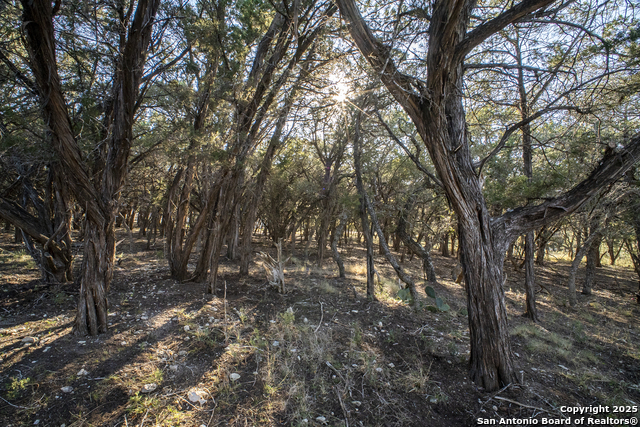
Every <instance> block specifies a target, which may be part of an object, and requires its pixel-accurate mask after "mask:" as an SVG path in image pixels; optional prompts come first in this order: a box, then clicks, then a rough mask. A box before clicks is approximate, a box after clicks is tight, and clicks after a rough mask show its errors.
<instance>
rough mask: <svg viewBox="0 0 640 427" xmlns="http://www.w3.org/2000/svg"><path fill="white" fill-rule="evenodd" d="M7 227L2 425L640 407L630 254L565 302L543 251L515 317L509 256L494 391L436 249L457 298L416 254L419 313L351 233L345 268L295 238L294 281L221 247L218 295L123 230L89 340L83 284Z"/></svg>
mask: <svg viewBox="0 0 640 427" xmlns="http://www.w3.org/2000/svg"><path fill="white" fill-rule="evenodd" d="M12 242H13V235H10V234H8V233H4V232H3V233H2V234H0V295H1V296H2V298H1V300H0V398H1V399H0V425H1V426H5V427H9V426H31V425H40V426H56V427H58V426H63V425H64V426H65V427H70V426H143V425H144V426H154V425H159V426H178V425H179V426H207V427H209V426H218V425H225V426H226V425H228V426H254V425H265V426H270V425H293V426H320V425H330V426H436V427H437V426H471V425H479V424H485V423H486V424H491V423H495V424H496V425H498V424H500V423H501V422H502V424H505V423H508V422H509V420H512V421H511V422H512V423H519V424H523V423H525V421H526V422H527V423H528V424H534V423H535V424H540V425H542V424H560V423H563V424H564V425H579V424H576V423H579V418H580V415H575V414H573V413H571V412H568V410H567V408H564V407H568V408H574V407H581V408H582V411H583V412H584V411H590V412H594V411H595V410H597V408H598V405H601V406H603V407H608V409H609V412H603V413H600V414H597V415H593V414H591V415H584V414H583V415H582V416H583V417H584V416H586V417H587V419H589V420H591V421H590V423H592V424H593V423H604V422H607V423H608V425H614V424H616V423H621V424H618V425H631V423H632V422H633V418H634V417H638V416H639V414H638V412H634V408H636V411H637V408H638V406H640V345H639V344H640V339H639V338H640V337H639V334H640V328H639V326H638V317H639V315H640V306H639V305H637V304H635V300H634V298H633V294H634V293H635V292H636V291H637V286H638V285H637V283H638V282H637V277H634V274H633V272H632V270H631V269H630V268H625V267H617V266H616V267H611V266H609V265H604V266H603V267H602V268H599V269H598V272H597V278H596V285H595V287H594V292H593V295H590V296H585V295H582V294H578V306H577V307H576V308H570V307H569V306H568V296H567V289H566V283H567V276H568V270H569V263H568V262H566V261H558V260H554V259H553V258H552V259H551V260H550V261H549V262H548V263H547V266H545V267H538V266H536V278H537V280H538V281H539V284H540V285H541V286H538V288H539V290H540V292H539V293H538V294H537V298H538V300H537V301H538V308H539V311H540V315H541V321H540V323H538V324H533V323H531V322H530V321H529V320H527V319H525V318H523V317H522V316H521V313H522V312H523V311H524V302H525V296H524V289H523V280H524V279H523V273H522V272H519V271H515V270H513V268H512V266H511V265H509V266H507V267H506V268H507V273H508V280H507V282H506V283H505V292H506V299H507V309H508V313H509V327H510V330H511V335H512V346H513V353H514V359H515V363H516V366H517V370H518V375H519V377H520V378H519V379H520V384H511V385H508V386H507V387H505V388H504V389H502V390H500V391H499V392H497V393H486V392H484V391H483V390H482V389H480V388H478V387H477V386H476V385H474V384H473V383H472V382H471V381H469V379H468V360H469V339H468V335H469V333H468V325H467V316H466V308H465V307H466V297H465V293H464V288H463V287H461V286H460V285H458V284H456V283H454V282H453V281H452V280H450V279H451V277H450V276H451V270H452V268H453V266H454V265H455V263H456V261H455V259H453V258H443V257H440V256H437V255H434V263H435V266H436V272H437V273H438V278H439V284H438V285H435V286H434V289H435V291H436V293H437V295H438V296H440V297H441V298H442V299H443V300H444V301H445V302H446V303H447V304H448V305H449V306H450V310H448V311H446V312H442V311H435V312H434V311H431V310H429V309H426V307H425V306H426V305H433V304H434V302H433V299H431V298H429V297H427V296H426V295H425V293H424V284H422V280H418V279H420V277H421V274H420V272H419V262H418V260H417V259H413V260H412V261H411V262H409V261H408V260H405V261H406V262H405V264H404V265H405V267H407V268H408V271H409V272H410V273H411V274H412V276H413V277H414V278H415V279H416V281H417V282H418V283H420V286H419V291H420V294H421V297H422V301H421V303H422V306H421V308H420V309H419V310H417V311H416V310H414V309H412V308H411V307H409V306H408V305H407V304H405V303H404V302H402V301H401V300H400V299H398V298H397V292H398V290H399V287H398V281H397V278H396V277H395V274H394V272H393V270H391V269H390V268H389V266H388V264H387V263H386V262H385V260H384V258H383V257H381V256H378V257H377V258H376V267H377V269H378V271H379V283H378V289H377V292H378V297H379V301H377V302H370V301H368V300H367V298H366V296H365V273H366V270H365V268H366V267H365V266H364V255H363V252H362V251H361V250H360V249H358V248H356V247H355V246H351V247H349V248H347V249H345V250H344V251H343V256H344V259H345V264H346V267H347V278H346V279H337V278H336V277H337V269H336V268H335V266H334V263H333V261H332V260H331V259H328V260H326V262H325V263H324V268H318V267H317V266H316V265H315V263H314V262H313V257H312V258H311V261H310V262H305V261H304V254H303V250H302V248H301V245H298V250H297V251H296V253H295V254H294V257H293V258H292V259H291V261H290V263H289V264H288V266H287V268H286V273H285V277H286V285H287V288H288V292H287V293H285V294H279V293H278V292H277V291H276V290H275V289H273V288H271V287H270V286H269V285H268V284H267V281H266V277H265V273H264V270H263V269H262V267H261V266H260V265H259V264H254V265H253V266H252V269H251V271H250V273H251V274H250V276H249V277H248V278H244V279H240V278H239V277H238V275H237V274H236V272H237V266H236V264H235V263H234V262H232V261H229V260H227V259H225V260H224V261H223V262H222V266H221V278H222V280H221V284H220V286H219V288H218V292H217V294H216V295H215V296H214V295H210V294H206V293H205V286H204V285H203V284H199V283H177V282H176V281H174V280H172V279H171V278H170V276H169V271H168V267H167V265H166V261H165V260H164V256H163V252H162V245H161V244H159V245H156V246H155V247H154V248H152V249H151V250H146V249H145V246H146V240H142V239H140V240H135V242H134V244H133V247H132V248H130V247H129V242H128V241H125V242H123V243H121V244H120V246H119V247H118V249H119V251H120V252H119V263H118V266H117V268H116V272H115V277H114V280H113V283H112V286H111V289H110V291H109V302H110V310H109V322H110V323H109V325H110V329H109V332H108V333H106V334H103V335H100V336H98V337H95V338H91V337H83V336H75V335H73V334H72V332H71V327H72V323H73V318H74V315H75V299H76V296H77V292H78V289H77V286H75V285H74V284H67V285H55V286H45V285H43V284H42V283H41V282H40V281H39V280H38V279H39V273H38V271H37V269H35V264H34V263H33V261H31V260H30V258H29V256H28V255H26V254H25V253H24V251H23V250H22V247H21V246H20V245H17V244H14V243H12ZM261 245H262V246H259V247H258V248H257V249H259V250H269V251H271V252H272V253H275V251H274V249H273V248H271V247H268V245H267V244H266V243H264V242H262V243H261ZM76 249H77V252H79V251H80V247H77V248H76ZM131 249H132V250H131ZM398 255H399V254H398ZM603 262H606V258H605V259H604V260H603ZM79 265H80V262H79V261H78V260H76V267H77V266H79ZM581 274H582V276H581ZM583 275H584V272H583V271H582V269H581V270H580V273H579V275H578V282H577V283H580V284H581V280H582V277H583ZM225 285H226V286H225ZM225 289H226V290H225ZM614 410H616V411H615V412H614ZM620 410H621V411H620ZM576 419H578V420H577V421H576ZM607 419H609V421H607ZM513 420H515V421H513ZM594 420H595V421H594ZM625 423H629V424H625ZM583 424H587V421H586V420H585V421H584V422H583Z"/></svg>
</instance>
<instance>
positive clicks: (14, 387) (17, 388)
mask: <svg viewBox="0 0 640 427" xmlns="http://www.w3.org/2000/svg"><path fill="white" fill-rule="evenodd" d="M10 380H11V382H9V383H7V385H6V387H7V398H8V399H10V400H14V399H17V398H19V397H20V396H21V395H22V393H23V392H24V390H25V389H26V388H27V387H28V386H29V384H30V383H31V378H23V379H18V378H15V377H11V378H10Z"/></svg>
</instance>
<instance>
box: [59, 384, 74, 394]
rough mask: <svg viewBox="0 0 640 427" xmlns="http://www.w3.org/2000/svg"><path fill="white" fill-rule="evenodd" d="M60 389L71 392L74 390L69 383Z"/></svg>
mask: <svg viewBox="0 0 640 427" xmlns="http://www.w3.org/2000/svg"><path fill="white" fill-rule="evenodd" d="M60 390H62V392H63V393H71V392H72V391H73V387H71V386H70V385H68V386H64V387H62V388H61V389H60Z"/></svg>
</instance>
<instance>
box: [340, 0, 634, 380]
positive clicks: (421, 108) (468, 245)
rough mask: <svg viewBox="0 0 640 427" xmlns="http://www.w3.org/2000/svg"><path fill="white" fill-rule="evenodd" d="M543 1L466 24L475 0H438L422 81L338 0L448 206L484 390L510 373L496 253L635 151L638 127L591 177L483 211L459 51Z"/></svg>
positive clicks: (578, 198)
mask: <svg viewBox="0 0 640 427" xmlns="http://www.w3.org/2000/svg"><path fill="white" fill-rule="evenodd" d="M551 1H552V0H532V1H524V2H521V3H518V4H516V5H514V6H513V7H511V8H508V9H506V10H505V11H503V12H502V13H501V14H499V15H498V16H497V17H495V18H493V19H491V20H489V21H487V22H486V23H483V24H480V25H478V26H477V27H476V28H474V29H473V30H471V31H468V32H467V29H468V26H469V20H470V18H471V16H473V14H474V10H473V9H474V7H475V3H474V2H466V3H465V2H450V1H444V0H436V1H435V2H433V7H432V11H431V16H430V24H429V42H428V52H427V55H426V67H427V69H428V73H427V74H426V81H421V82H418V79H415V78H412V77H410V76H407V75H406V74H405V73H403V72H400V71H399V70H398V69H397V68H396V64H395V62H394V59H393V57H392V55H393V54H394V49H392V48H390V47H388V46H385V45H384V44H383V43H382V42H380V41H379V40H378V39H376V37H375V36H374V35H373V33H372V32H371V30H370V29H369V27H368V25H367V22H366V21H365V20H364V18H363V17H362V15H361V14H360V11H359V10H358V8H357V6H356V4H355V1H354V0H336V3H337V4H338V7H339V8H340V13H341V15H342V17H343V18H344V19H345V20H346V21H347V23H348V26H347V28H348V30H349V32H350V34H351V36H352V38H353V39H354V41H355V43H356V45H357V46H358V48H359V49H360V51H361V53H362V57H363V58H364V59H365V60H366V61H368V62H369V64H370V65H371V66H372V67H373V69H374V71H375V72H376V75H377V76H379V78H380V80H381V81H382V83H383V84H384V85H385V87H386V88H387V90H388V91H389V92H390V93H391V95H392V96H393V97H394V98H395V100H396V101H397V102H398V103H399V104H400V105H401V106H402V107H403V108H404V110H405V111H406V112H407V114H408V115H409V117H410V118H411V120H412V121H413V123H414V125H415V126H416V129H417V131H418V133H419V134H420V136H421V138H422V140H423V142H424V145H425V147H426V149H427V150H428V152H429V156H430V158H431V161H432V163H433V165H434V167H435V169H436V172H437V174H438V177H439V179H440V181H441V182H442V184H443V188H444V190H445V193H446V195H447V199H448V201H449V203H451V205H452V207H453V210H454V211H455V212H456V215H457V219H458V223H459V227H458V229H459V232H458V234H459V245H460V258H461V262H462V264H463V265H464V271H465V279H466V283H467V295H468V312H469V331H470V341H471V359H470V378H471V380H473V381H474V382H475V383H476V384H478V385H480V386H483V387H484V388H485V389H486V390H487V391H493V390H498V389H499V388H500V387H501V386H504V385H507V384H509V383H512V382H514V381H517V378H516V375H515V370H514V365H513V362H512V359H511V357H512V356H511V345H510V341H509V331H508V329H507V311H506V306H505V302H504V290H503V288H502V283H503V263H504V255H505V252H506V250H507V248H508V245H509V243H510V242H511V241H512V240H514V239H516V238H517V236H518V235H522V234H526V233H528V232H529V231H533V230H535V229H537V228H540V227H542V226H543V225H545V224H548V223H551V222H554V221H557V220H558V219H560V218H562V217H564V216H566V215H569V214H570V213H572V212H575V210H576V209H578V208H579V207H580V206H582V205H583V204H584V203H585V202H586V201H587V200H590V199H591V198H592V197H593V196H594V195H595V194H596V193H597V192H598V190H599V189H600V188H603V187H606V186H607V185H610V184H612V183H613V182H615V180H617V179H618V178H619V177H620V176H621V175H622V174H623V173H624V172H625V171H626V170H627V169H628V168H629V167H631V165H633V164H634V163H635V162H636V161H637V158H638V156H640V134H637V135H636V136H634V137H633V138H632V139H631V141H630V142H629V144H628V145H627V147H625V149H624V150H622V151H619V152H615V151H612V152H610V153H607V154H606V155H605V156H604V157H603V159H602V161H601V162H600V163H599V165H598V167H597V168H596V169H595V170H594V171H593V172H592V173H591V174H590V175H589V177H588V178H586V179H585V180H584V181H583V182H581V183H580V184H578V185H577V186H576V187H574V188H573V189H571V190H570V191H568V192H566V193H564V194H562V195H560V196H558V197H556V198H554V199H551V200H547V201H545V202H543V203H541V204H540V205H536V206H526V207H523V208H520V209H516V210H513V211H509V212H506V213H505V214H503V215H502V216H500V217H498V218H493V219H492V218H491V217H490V215H489V210H488V209H487V206H486V203H485V199H484V197H483V195H482V183H481V179H480V177H479V176H478V174H477V173H476V169H475V168H474V165H473V157H472V155H471V151H470V147H469V140H468V137H467V133H466V132H467V128H466V120H465V112H464V107H463V102H462V94H461V91H462V88H464V86H465V84H464V80H463V67H462V64H463V62H464V58H465V57H466V55H467V54H469V53H470V52H471V51H472V50H473V49H474V48H475V47H476V46H478V45H479V44H480V43H482V42H483V41H484V40H486V39H487V38H489V37H490V36H491V35H492V34H495V33H496V32H499V31H501V30H502V29H503V28H505V27H506V26H507V25H509V24H511V23H513V22H516V21H517V20H519V19H521V18H523V17H525V16H527V15H528V14H530V13H533V12H535V11H536V10H538V9H540V8H543V7H544V6H546V5H547V4H549V3H551ZM356 139H357V138H356ZM354 151H356V150H355V147H354Z"/></svg>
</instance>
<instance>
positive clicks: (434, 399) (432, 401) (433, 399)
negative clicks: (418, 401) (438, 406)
mask: <svg viewBox="0 0 640 427" xmlns="http://www.w3.org/2000/svg"><path fill="white" fill-rule="evenodd" d="M429 402H431V403H438V398H436V397H432V398H431V399H429Z"/></svg>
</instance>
